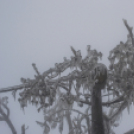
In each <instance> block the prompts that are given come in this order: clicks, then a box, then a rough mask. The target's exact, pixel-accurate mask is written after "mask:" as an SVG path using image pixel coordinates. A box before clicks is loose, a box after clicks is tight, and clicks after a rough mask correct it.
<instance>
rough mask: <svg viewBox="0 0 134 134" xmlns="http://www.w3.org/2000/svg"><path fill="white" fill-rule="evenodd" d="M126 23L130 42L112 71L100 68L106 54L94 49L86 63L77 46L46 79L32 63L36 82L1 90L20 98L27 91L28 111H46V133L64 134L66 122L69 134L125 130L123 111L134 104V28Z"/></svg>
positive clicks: (116, 55) (114, 53)
mask: <svg viewBox="0 0 134 134" xmlns="http://www.w3.org/2000/svg"><path fill="white" fill-rule="evenodd" d="M123 21H124V24H125V26H126V28H127V30H128V32H129V34H128V36H127V41H126V42H125V43H124V42H120V44H119V45H117V46H116V47H115V48H114V49H113V50H111V51H110V53H109V57H108V59H109V61H110V65H109V68H108V69H107V67H106V66H105V65H104V64H102V63H100V60H101V58H102V53H101V52H98V51H97V50H92V49H91V46H90V45H88V46H87V56H86V57H85V58H83V57H82V55H81V51H80V50H78V51H76V50H75V49H74V48H73V47H71V50H72V52H73V56H71V58H70V59H68V58H66V57H64V59H63V62H62V63H56V64H55V66H54V67H53V68H50V69H48V70H47V71H45V72H44V73H42V74H41V73H40V72H39V71H38V69H37V67H36V64H32V66H33V68H34V70H35V72H36V75H35V78H34V79H29V78H28V79H25V78H21V82H22V84H21V85H17V86H13V87H9V88H4V89H0V93H2V92H8V91H11V92H12V94H13V96H14V97H15V94H16V92H17V91H18V90H21V93H20V94H19V95H20V98H19V99H18V101H19V103H20V105H21V107H22V108H23V109H24V107H26V106H27V105H28V103H32V104H34V105H36V106H37V110H38V112H39V111H40V110H43V112H44V122H40V121H36V122H37V124H38V125H40V126H41V127H43V129H44V134H48V133H49V132H50V131H51V129H54V128H56V127H58V128H59V131H60V133H62V131H63V129H64V123H65V121H66V122H67V124H68V128H69V131H68V134H104V133H105V134H114V132H113V130H112V128H113V126H114V127H117V126H118V125H119V119H120V117H121V115H122V112H123V110H124V109H126V108H127V109H128V112H129V111H130V106H131V105H132V103H134V62H133V61H134V40H133V33H132V28H131V27H130V26H129V25H128V24H127V21H126V20H123ZM103 98H105V99H103ZM76 104H77V105H76ZM103 107H106V109H107V112H104V111H103V109H102V108H103Z"/></svg>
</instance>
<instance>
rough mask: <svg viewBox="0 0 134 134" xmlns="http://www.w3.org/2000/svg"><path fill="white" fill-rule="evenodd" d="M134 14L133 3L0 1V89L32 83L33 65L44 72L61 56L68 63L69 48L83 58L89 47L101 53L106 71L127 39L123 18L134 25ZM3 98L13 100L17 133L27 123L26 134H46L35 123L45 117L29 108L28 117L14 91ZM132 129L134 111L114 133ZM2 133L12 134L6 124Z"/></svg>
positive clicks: (0, 126)
mask: <svg viewBox="0 0 134 134" xmlns="http://www.w3.org/2000/svg"><path fill="white" fill-rule="evenodd" d="M133 13H134V1H133V0H129V1H126V0H118V1H115V0H113V1H110V0H101V1H97V0H94V1H93V0H29V1H27V0H23V1H19V0H10V1H9V0H0V88H3V87H10V86H14V85H19V84H21V82H20V78H21V77H24V78H34V74H35V72H34V70H33V68H32V63H36V65H37V67H38V69H39V71H40V73H43V72H44V71H46V70H48V69H49V68H51V67H54V64H55V63H60V62H63V57H67V58H70V56H71V55H73V54H72V52H71V50H70V46H73V47H74V48H75V49H76V50H81V52H82V55H83V56H85V55H86V46H87V45H91V48H92V49H96V50H97V51H101V52H102V53H103V58H102V63H104V64H105V65H106V66H107V67H108V65H109V61H108V59H107V57H108V55H109V51H110V50H112V49H113V48H114V47H115V46H116V45H118V44H119V43H120V41H123V42H125V41H126V40H127V34H128V31H127V29H126V27H125V26H124V24H123V21H122V19H126V20H127V21H128V24H129V25H130V26H134V15H133ZM18 93H19V92H18ZM2 96H8V97H9V99H8V101H9V103H8V107H9V108H10V110H11V115H10V119H11V121H12V123H13V125H14V126H15V128H16V130H17V132H18V134H19V133H21V126H22V125H23V124H24V123H25V125H26V126H29V129H28V130H27V131H26V134H37V133H38V134H41V133H42V132H43V129H42V128H41V127H40V126H38V125H37V124H36V122H35V121H36V120H37V121H42V122H43V121H44V117H43V112H40V113H38V112H37V110H36V107H35V106H32V105H28V107H27V108H25V114H24V112H23V111H22V110H21V108H20V104H19V102H18V99H17V98H16V100H15V101H14V98H13V96H12V95H11V92H8V93H2V94H0V97H2ZM17 97H18V96H17ZM133 124H134V107H132V110H131V111H130V114H128V113H127V110H125V111H124V112H123V115H122V120H121V121H120V126H119V127H117V128H115V129H114V131H115V132H116V133H117V134H122V133H124V132H126V131H128V130H129V129H132V128H134V125H133ZM55 132H56V131H55V130H52V131H51V132H50V133H51V134H54V133H55ZM0 133H2V134H11V130H10V128H9V127H8V125H7V124H6V122H2V121H1V122H0ZM57 133H59V132H58V131H57Z"/></svg>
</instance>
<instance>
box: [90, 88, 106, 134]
mask: <svg viewBox="0 0 134 134" xmlns="http://www.w3.org/2000/svg"><path fill="white" fill-rule="evenodd" d="M92 133H93V134H104V126H103V117H102V99H101V90H100V89H93V91H92Z"/></svg>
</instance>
